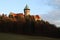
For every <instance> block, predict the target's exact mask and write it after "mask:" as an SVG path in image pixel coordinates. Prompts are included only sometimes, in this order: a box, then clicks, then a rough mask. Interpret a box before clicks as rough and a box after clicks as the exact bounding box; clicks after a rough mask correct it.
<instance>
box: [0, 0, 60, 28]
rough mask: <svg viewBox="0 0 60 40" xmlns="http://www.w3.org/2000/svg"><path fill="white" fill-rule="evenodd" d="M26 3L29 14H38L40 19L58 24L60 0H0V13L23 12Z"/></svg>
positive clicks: (59, 19) (59, 20) (59, 23)
mask: <svg viewBox="0 0 60 40" xmlns="http://www.w3.org/2000/svg"><path fill="white" fill-rule="evenodd" d="M26 4H27V5H28V6H29V8H30V12H31V15H39V16H40V17H41V19H43V20H45V21H48V22H50V23H52V24H55V25H56V26H57V27H59V26H60V0H0V14H2V13H4V14H7V15H9V13H10V12H15V13H23V12H24V11H23V9H24V7H25V5H26Z"/></svg>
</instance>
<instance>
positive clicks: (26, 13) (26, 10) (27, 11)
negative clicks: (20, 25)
mask: <svg viewBox="0 0 60 40" xmlns="http://www.w3.org/2000/svg"><path fill="white" fill-rule="evenodd" d="M17 16H20V17H21V18H26V19H32V20H33V19H34V20H35V21H37V20H41V18H40V17H39V15H30V8H29V6H28V5H26V6H25V8H24V13H13V12H10V14H9V17H10V18H14V17H16V18H17Z"/></svg>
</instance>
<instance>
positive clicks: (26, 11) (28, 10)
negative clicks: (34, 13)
mask: <svg viewBox="0 0 60 40" xmlns="http://www.w3.org/2000/svg"><path fill="white" fill-rule="evenodd" d="M24 15H25V16H28V15H30V9H29V7H28V5H26V6H25V8H24Z"/></svg>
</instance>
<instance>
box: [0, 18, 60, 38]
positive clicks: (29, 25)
mask: <svg viewBox="0 0 60 40" xmlns="http://www.w3.org/2000/svg"><path fill="white" fill-rule="evenodd" d="M0 32H5V33H18V34H29V35H43V36H51V37H60V29H58V28H57V27H56V26H55V25H54V24H50V23H49V22H47V21H43V20H37V21H34V20H28V19H25V20H24V21H23V20H21V21H13V20H11V19H9V18H4V17H0Z"/></svg>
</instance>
